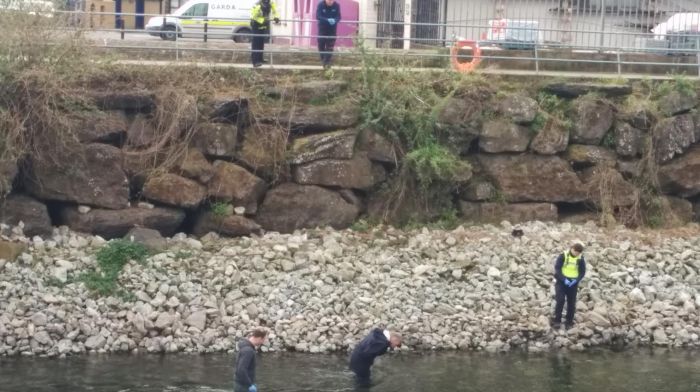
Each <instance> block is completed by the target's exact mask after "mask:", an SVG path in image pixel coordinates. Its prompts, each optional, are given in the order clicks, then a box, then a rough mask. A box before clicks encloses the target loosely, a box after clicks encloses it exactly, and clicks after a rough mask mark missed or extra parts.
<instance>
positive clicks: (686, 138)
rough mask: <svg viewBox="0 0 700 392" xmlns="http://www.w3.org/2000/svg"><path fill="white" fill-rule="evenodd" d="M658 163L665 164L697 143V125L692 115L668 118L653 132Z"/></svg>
mask: <svg viewBox="0 0 700 392" xmlns="http://www.w3.org/2000/svg"><path fill="white" fill-rule="evenodd" d="M652 141H653V145H654V152H655V156H656V161H657V162H659V163H665V162H668V161H670V160H671V159H673V157H675V156H676V155H680V154H682V153H684V152H685V150H686V149H687V148H688V147H690V145H691V144H693V143H694V142H695V125H694V124H693V118H692V116H691V115H690V114H684V115H681V116H676V117H671V118H666V119H663V120H661V121H659V122H658V123H657V124H656V126H654V129H653V130H652Z"/></svg>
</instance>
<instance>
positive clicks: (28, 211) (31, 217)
mask: <svg viewBox="0 0 700 392" xmlns="http://www.w3.org/2000/svg"><path fill="white" fill-rule="evenodd" d="M0 222H1V223H5V224H7V225H10V226H17V225H19V223H20V222H22V223H23V225H24V227H23V230H22V231H23V232H24V235H26V236H35V235H40V236H48V235H50V234H51V232H52V230H53V227H52V226H51V218H50V217H49V212H48V210H47V208H46V205H44V204H43V203H41V202H39V201H37V200H35V199H33V198H31V197H29V196H24V195H9V196H7V198H5V200H4V201H2V202H1V203H0Z"/></svg>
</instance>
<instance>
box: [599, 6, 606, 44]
mask: <svg viewBox="0 0 700 392" xmlns="http://www.w3.org/2000/svg"><path fill="white" fill-rule="evenodd" d="M604 46H605V0H600V47H599V48H598V51H600V52H602V51H603V47H604Z"/></svg>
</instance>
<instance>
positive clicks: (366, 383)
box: [351, 366, 372, 389]
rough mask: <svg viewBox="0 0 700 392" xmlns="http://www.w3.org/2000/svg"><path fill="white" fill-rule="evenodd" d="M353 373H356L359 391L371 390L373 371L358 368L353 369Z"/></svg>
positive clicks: (366, 368) (361, 367) (363, 367)
mask: <svg viewBox="0 0 700 392" xmlns="http://www.w3.org/2000/svg"><path fill="white" fill-rule="evenodd" d="M351 370H352V372H353V373H355V387H356V388H357V389H364V388H369V387H370V384H371V380H370V378H371V376H372V371H371V370H370V368H369V367H365V366H357V367H352V368H351Z"/></svg>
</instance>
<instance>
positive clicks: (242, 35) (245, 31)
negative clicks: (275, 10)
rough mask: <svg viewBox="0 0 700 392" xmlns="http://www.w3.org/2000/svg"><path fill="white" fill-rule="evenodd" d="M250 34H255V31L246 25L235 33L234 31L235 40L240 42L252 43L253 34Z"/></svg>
mask: <svg viewBox="0 0 700 392" xmlns="http://www.w3.org/2000/svg"><path fill="white" fill-rule="evenodd" d="M250 34H253V32H252V31H251V30H250V29H249V28H247V27H244V28H242V29H240V30H238V31H236V32H235V33H233V41H234V42H236V43H239V44H247V43H250V41H251V36H250Z"/></svg>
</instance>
